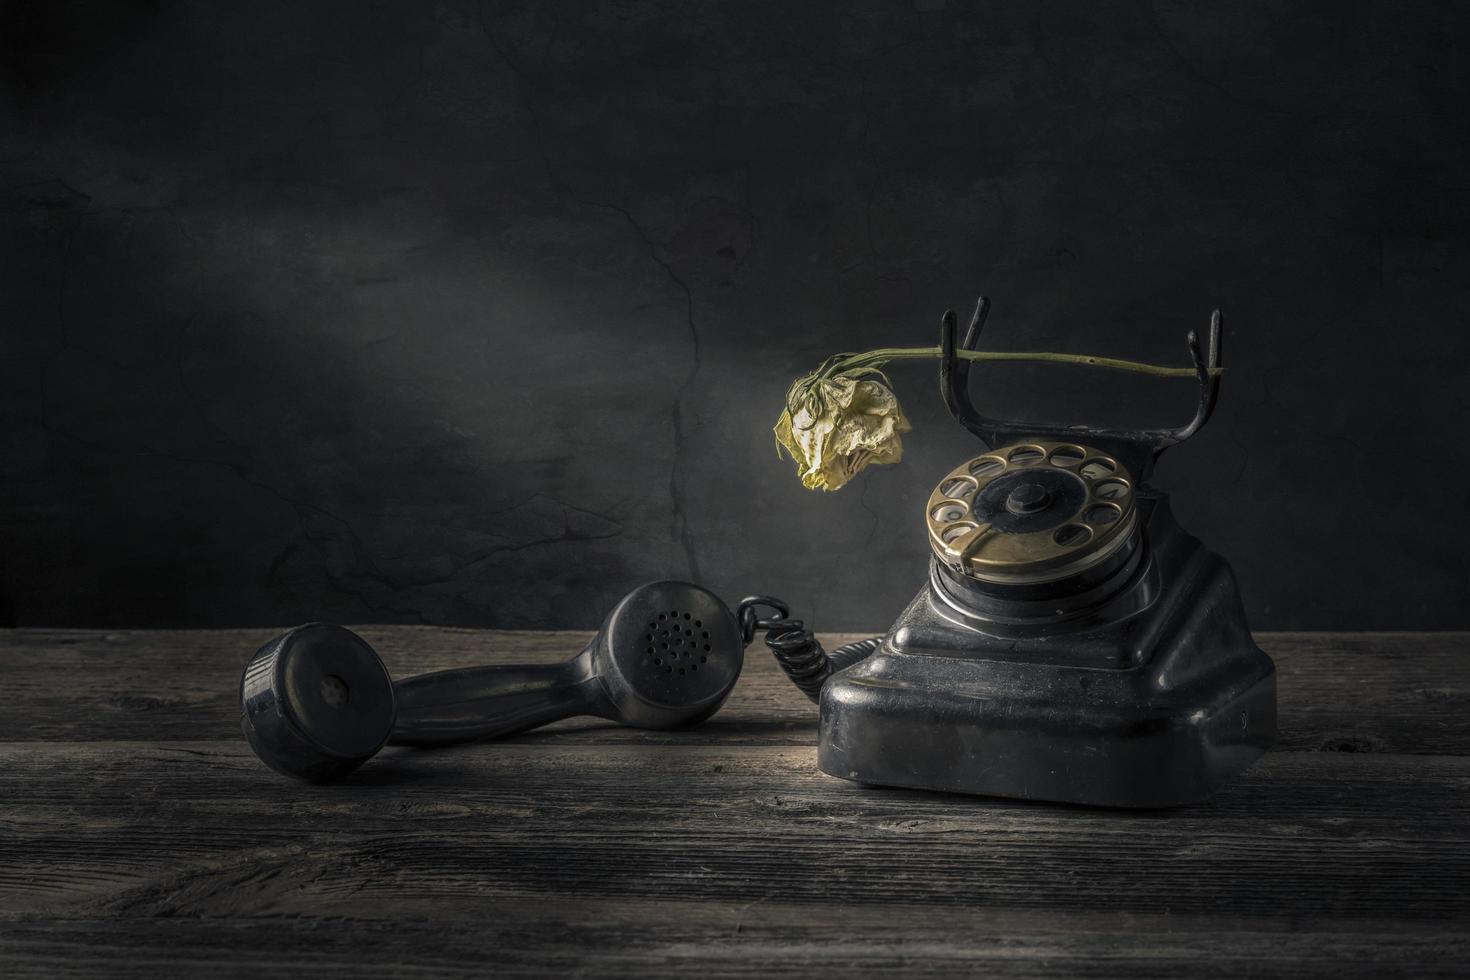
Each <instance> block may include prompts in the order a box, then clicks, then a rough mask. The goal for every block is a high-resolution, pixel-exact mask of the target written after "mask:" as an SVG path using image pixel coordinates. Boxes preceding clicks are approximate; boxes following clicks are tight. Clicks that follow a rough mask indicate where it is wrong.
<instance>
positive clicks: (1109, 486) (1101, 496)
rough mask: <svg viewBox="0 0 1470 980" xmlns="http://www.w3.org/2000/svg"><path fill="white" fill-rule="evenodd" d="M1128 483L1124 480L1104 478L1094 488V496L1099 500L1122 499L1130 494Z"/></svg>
mask: <svg viewBox="0 0 1470 980" xmlns="http://www.w3.org/2000/svg"><path fill="white" fill-rule="evenodd" d="M1128 490H1129V487H1128V484H1127V483H1125V482H1124V481H1122V480H1103V481H1102V482H1101V483H1099V484H1098V485H1097V486H1095V487H1093V488H1092V496H1093V497H1094V498H1096V499H1097V500H1122V499H1123V498H1124V497H1126V496H1128Z"/></svg>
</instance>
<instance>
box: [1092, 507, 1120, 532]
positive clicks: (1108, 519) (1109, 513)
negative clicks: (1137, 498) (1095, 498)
mask: <svg viewBox="0 0 1470 980" xmlns="http://www.w3.org/2000/svg"><path fill="white" fill-rule="evenodd" d="M1122 516H1123V511H1122V509H1121V508H1119V507H1118V505H1116V504H1095V505H1093V506H1092V507H1089V508H1087V510H1086V511H1084V512H1083V514H1082V519H1083V520H1084V521H1086V522H1087V523H1088V524H1091V525H1092V526H1093V527H1099V526H1102V525H1107V524H1111V523H1113V522H1114V521H1116V520H1117V519H1118V518H1120V517H1122Z"/></svg>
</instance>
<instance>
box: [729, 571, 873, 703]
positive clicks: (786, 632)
mask: <svg viewBox="0 0 1470 980" xmlns="http://www.w3.org/2000/svg"><path fill="white" fill-rule="evenodd" d="M757 606H765V607H767V608H768V609H772V610H774V611H775V612H776V615H775V616H773V617H772V618H770V619H761V618H760V616H759V614H758V613H757V612H756V607H757ZM790 616H791V609H790V607H789V606H787V605H786V603H784V602H782V601H781V600H780V599H775V598H772V597H771V596H765V595H752V596H746V597H745V598H744V599H741V600H740V605H739V606H737V607H736V610H735V618H736V619H737V620H739V622H740V633H741V636H742V638H743V639H744V640H745V643H746V645H747V646H748V645H749V644H750V643H751V642H752V641H753V640H754V639H755V634H756V633H757V632H762V631H764V633H765V635H766V637H765V638H766V646H768V647H770V648H771V655H772V656H774V657H775V658H776V663H778V664H780V665H781V669H782V670H783V671H785V673H786V676H787V677H789V678H791V683H793V684H795V685H796V686H797V688H798V689H800V691H801V693H803V694H805V695H806V696H807V697H808V698H810V699H811V700H812V703H814V704H815V703H817V702H818V701H819V700H820V698H821V696H822V685H823V684H825V683H827V678H829V677H831V676H832V675H833V674H835V673H837V672H838V671H839V670H846V669H847V668H848V667H851V666H852V665H853V664H855V663H857V662H858V661H860V660H866V659H867V658H868V657H870V656H872V655H873V654H874V653H875V652H876V651H877V650H878V648H879V647H880V646H882V644H883V637H881V636H870V637H868V638H867V639H863V640H856V641H854V642H852V643H845V644H843V645H842V646H840V647H838V648H837V649H836V650H833V651H832V652H831V653H828V652H827V651H826V650H824V649H822V644H820V643H818V642H817V637H816V635H815V634H814V633H812V631H811V630H809V629H807V628H806V626H805V625H804V624H803V623H802V621H801V620H799V619H791V618H790Z"/></svg>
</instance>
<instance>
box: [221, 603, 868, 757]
mask: <svg viewBox="0 0 1470 980" xmlns="http://www.w3.org/2000/svg"><path fill="white" fill-rule="evenodd" d="M757 606H766V607H768V608H771V609H774V610H776V611H777V612H778V613H779V616H778V618H777V619H768V620H761V619H758V618H757V616H756V614H755V609H756V607H757ZM787 614H788V609H787V607H786V606H785V604H784V603H781V602H780V601H779V600H775V599H771V598H769V597H751V598H750V599H747V600H745V601H744V602H742V603H741V604H740V606H739V607H738V612H735V613H732V612H731V610H730V609H729V607H727V606H726V605H725V604H724V603H723V602H722V601H721V600H720V599H719V598H718V597H717V596H715V595H714V594H713V593H712V592H709V591H708V590H706V589H703V588H701V587H699V586H697V585H691V584H689V583H687V582H652V583H649V584H647V585H643V586H640V587H639V588H637V589H634V590H633V591H632V592H630V593H629V594H628V595H627V596H626V597H625V598H624V599H623V600H622V601H621V602H619V603H618V604H617V606H616V607H615V608H614V609H613V611H612V612H611V613H610V614H609V615H608V617H607V620H606V621H605V622H604V623H603V624H602V628H601V629H600V630H599V631H598V633H597V636H596V637H594V638H593V640H592V642H590V643H589V644H588V645H587V646H586V648H584V649H583V650H582V652H581V653H579V654H577V655H576V656H575V657H573V658H572V659H570V660H568V661H566V662H564V663H561V664H541V665H520V666H515V665H505V666H502V665H497V666H489V667H468V668H458V669H454V670H444V671H437V672H435V673H430V674H422V675H420V676H417V677H410V678H408V679H407V680H402V681H396V682H395V681H394V680H393V679H392V678H391V677H389V675H388V670H387V668H386V667H384V666H383V662H382V660H381V659H379V657H378V655H377V653H376V652H375V651H374V650H373V648H372V647H371V646H369V645H368V643H367V642H366V641H365V640H363V639H362V638H361V637H360V636H358V635H357V634H356V633H353V632H352V631H351V630H348V629H346V628H344V627H341V626H333V625H331V624H327V623H310V624H307V625H305V626H298V627H296V628H295V629H292V630H289V631H288V632H286V633H284V634H282V635H281V636H278V637H276V638H275V639H273V640H271V641H270V642H269V643H267V644H265V645H264V646H263V647H261V648H260V649H259V650H258V651H257V652H256V654H255V655H254V656H253V657H252V658H251V660H250V662H249V663H248V664H247V665H246V667H245V671H244V674H243V675H242V677H241V681H240V716H241V717H240V721H241V727H242V729H243V731H244V733H245V737H246V739H247V740H248V741H249V742H250V746H251V748H252V749H253V750H254V751H255V754H256V755H258V756H259V757H260V758H261V760H262V761H264V762H265V763H266V765H268V766H270V767H271V768H272V769H274V770H276V771H277V772H279V773H281V774H283V775H286V776H293V777H295V778H298V779H303V780H306V781H308V782H327V781H330V780H333V779H339V778H341V777H343V776H346V775H347V774H348V773H350V772H352V771H353V770H354V769H356V768H357V767H358V766H360V765H362V764H363V763H364V762H366V761H367V760H368V759H369V758H371V757H372V756H373V755H375V754H377V752H378V751H379V750H380V749H382V748H383V747H384V746H385V745H411V746H431V745H449V744H454V743H459V742H470V741H480V740H485V739H493V738H500V737H503V736H507V735H513V734H515V733H517V732H523V731H526V730H528V729H531V728H536V727H539V726H541V725H546V724H550V723H551V722H553V721H559V720H561V719H564V718H571V717H575V716H578V715H591V716H595V717H599V718H606V719H608V720H609V721H616V722H618V723H620V724H624V725H631V726H633V727H636V728H648V729H671V728H680V727H684V726H686V725H693V724H697V723H698V722H701V721H703V720H704V719H706V718H708V717H709V716H710V715H712V714H714V713H715V712H716V711H717V710H719V708H720V706H721V705H722V704H724V702H725V699H726V697H728V696H729V694H730V691H731V689H732V688H734V686H735V681H736V679H737V678H738V677H739V676H740V669H741V666H742V663H743V661H744V651H745V647H746V646H747V645H749V644H750V642H751V641H752V640H753V639H754V636H755V634H756V632H758V631H762V630H764V631H774V632H775V634H776V635H777V636H784V637H786V640H785V642H786V643H787V646H786V648H785V649H786V651H787V653H786V654H784V655H785V656H787V661H785V662H787V663H793V664H795V665H796V666H794V667H791V668H788V670H797V671H798V673H799V674H800V676H801V677H802V680H800V681H798V683H799V684H804V685H805V687H803V690H807V689H809V688H810V689H811V690H815V689H816V688H813V687H812V685H813V683H814V682H815V683H816V684H817V686H818V687H819V686H820V680H824V679H825V678H826V676H827V675H828V674H830V673H831V669H830V665H828V666H827V667H826V669H824V668H823V665H824V664H825V655H824V654H823V653H822V651H821V648H820V647H819V646H817V645H816V644H815V641H814V640H811V639H810V634H806V633H804V632H803V631H802V629H801V624H800V623H799V622H792V621H789V620H786V619H785V616H786V615H787ZM797 634H801V635H802V636H805V637H806V638H807V641H806V642H805V643H804V644H798V645H793V644H792V640H793V639H795V637H796V635H797ZM867 642H868V643H869V644H870V645H869V646H867V647H864V648H863V649H864V651H865V654H864V655H866V652H871V649H872V647H873V646H875V645H876V641H867ZM798 646H800V649H798V648H797V647H798ZM774 648H775V645H774V643H773V649H774ZM846 649H847V648H844V650H846ZM837 653H840V654H841V656H840V657H838V658H837V659H838V662H839V663H841V664H842V665H843V666H846V665H847V664H849V663H851V662H852V661H853V659H854V657H853V654H852V652H851V651H849V652H846V653H844V652H842V651H837ZM781 655H782V654H778V656H781ZM819 676H820V680H819V679H818V677H819ZM809 693H810V691H809ZM813 699H815V698H813Z"/></svg>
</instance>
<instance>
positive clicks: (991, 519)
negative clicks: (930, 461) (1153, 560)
mask: <svg viewBox="0 0 1470 980" xmlns="http://www.w3.org/2000/svg"><path fill="white" fill-rule="evenodd" d="M1133 491H1134V482H1133V477H1132V475H1131V474H1129V472H1128V471H1127V470H1126V469H1125V468H1124V467H1123V465H1122V464H1121V463H1119V462H1118V460H1117V459H1116V458H1115V457H1113V456H1111V455H1109V454H1107V453H1104V452H1099V451H1097V450H1095V449H1091V448H1089V447H1087V446H1083V445H1080V444H1078V443H1070V442H1048V441H1035V442H1022V443H1017V444H1015V445H1012V446H1006V447H1004V448H1001V449H997V450H995V451H993V452H988V453H985V454H984V455H982V456H977V457H975V458H974V459H971V460H967V461H966V462H965V463H964V464H963V465H961V466H958V467H956V468H955V469H954V470H952V471H951V472H950V473H949V474H948V475H947V476H946V477H945V478H944V479H942V480H940V481H939V486H938V487H937V488H935V490H934V492H933V493H932V494H930V496H929V503H928V505H927V507H926V509H925V512H924V513H925V520H926V521H927V523H928V527H929V544H930V547H931V548H932V549H933V550H934V554H935V557H937V558H938V559H939V560H940V561H941V562H943V563H944V564H946V565H948V566H950V567H951V568H954V569H955V570H957V571H959V572H961V573H962V574H965V575H969V576H971V577H973V578H977V579H980V580H982V581H987V582H1000V583H1013V584H1025V583H1031V582H1049V581H1054V580H1056V579H1059V578H1064V577H1066V576H1068V575H1072V574H1075V573H1076V572H1079V571H1082V570H1084V569H1086V568H1090V567H1092V566H1093V565H1095V564H1097V563H1098V562H1101V561H1103V560H1104V559H1106V558H1107V557H1108V556H1109V555H1111V554H1113V553H1114V552H1115V551H1116V550H1117V549H1118V548H1119V547H1121V546H1122V545H1123V544H1124V543H1125V542H1126V541H1127V540H1128V539H1129V537H1130V535H1131V534H1132V532H1133V529H1134V527H1135V525H1136V523H1137V522H1136V519H1135V510H1134V505H1133V496H1134V493H1133Z"/></svg>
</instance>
